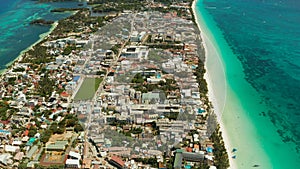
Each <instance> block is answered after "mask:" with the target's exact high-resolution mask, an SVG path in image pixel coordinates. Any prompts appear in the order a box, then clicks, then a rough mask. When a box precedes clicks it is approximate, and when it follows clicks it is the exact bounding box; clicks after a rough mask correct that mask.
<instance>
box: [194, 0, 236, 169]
mask: <svg viewBox="0 0 300 169" xmlns="http://www.w3.org/2000/svg"><path fill="white" fill-rule="evenodd" d="M197 1H198V0H193V3H192V10H193V15H194V17H195V22H196V24H197V27H198V29H199V30H200V36H201V39H202V44H203V47H204V51H205V62H204V67H205V69H206V72H205V74H204V79H205V80H206V82H207V88H208V98H209V100H210V101H211V102H212V104H213V106H214V110H215V114H216V115H217V121H218V123H219V125H220V131H221V132H222V138H223V141H224V145H225V148H226V151H227V154H228V159H229V165H230V167H229V168H230V169H237V165H236V163H235V161H234V160H233V158H231V154H230V152H231V151H230V150H231V147H232V146H231V145H230V141H229V137H228V134H227V132H226V129H225V126H224V124H223V123H222V121H221V114H220V112H223V111H224V108H225V105H223V108H222V109H220V107H219V106H218V103H217V98H216V97H215V95H214V91H213V87H212V82H211V79H210V77H209V74H210V73H209V72H208V69H207V64H208V61H207V60H208V59H207V57H208V46H207V43H208V42H207V41H208V40H209V39H208V37H207V35H206V34H205V32H204V31H203V28H201V24H200V23H199V22H198V19H199V17H198V15H197V13H196V3H197ZM222 68H223V70H224V67H222ZM224 74H225V73H224ZM225 84H226V83H225ZM225 91H226V90H225ZM225 96H226V94H225ZM220 110H221V111H220Z"/></svg>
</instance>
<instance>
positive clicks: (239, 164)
mask: <svg viewBox="0 0 300 169" xmlns="http://www.w3.org/2000/svg"><path fill="white" fill-rule="evenodd" d="M198 3H199V0H195V1H194V2H193V6H192V8H193V12H194V14H195V18H196V22H197V25H198V27H199V29H200V31H201V38H202V40H203V45H204V47H205V58H206V60H205V68H206V72H207V73H206V74H205V79H206V80H207V83H208V90H209V99H210V101H212V103H213V106H214V110H215V113H216V114H217V116H218V122H219V124H220V130H221V132H222V136H223V140H224V142H225V147H226V149H227V153H228V157H229V161H230V169H237V168H252V167H253V166H254V165H259V166H261V167H263V168H266V169H269V168H273V167H272V163H271V162H270V159H269V157H268V155H267V154H266V152H265V145H264V143H263V140H264V139H266V138H272V137H273V136H272V137H269V136H268V135H264V136H262V135H260V134H259V132H258V128H257V127H256V126H255V123H254V121H252V120H251V118H250V117H249V114H250V113H256V112H260V111H261V110H262V108H261V107H259V106H257V103H256V102H254V101H253V100H249V99H248V98H254V97H257V96H255V95H253V93H255V91H254V89H253V88H251V86H250V84H249V83H247V82H246V80H245V79H244V74H243V68H242V65H241V63H240V62H239V61H238V59H236V58H235V55H234V54H233V52H232V50H231V48H230V47H229V46H228V44H227V42H226V41H225V39H224V38H223V36H222V32H221V31H220V30H218V28H217V27H216V26H215V25H214V24H215V23H213V21H211V20H210V18H209V17H210V16H209V14H208V13H207V11H201V12H202V13H201V14H200V13H199V11H197V10H199V8H198V7H197V6H196V4H198ZM204 8H205V7H200V9H202V10H204ZM214 26H215V27H214ZM212 29H213V30H212ZM246 89H247V90H246ZM238 94H239V95H238ZM245 98H247V99H248V100H247V99H245ZM243 99H244V101H241V100H243ZM256 100H259V99H256ZM255 120H256V121H258V120H264V119H261V118H259V119H255ZM260 124H264V125H265V127H271V124H270V123H267V122H266V120H264V121H263V122H260ZM233 148H237V149H238V151H237V152H236V153H232V149H233ZM233 155H236V159H233V158H232V156H233Z"/></svg>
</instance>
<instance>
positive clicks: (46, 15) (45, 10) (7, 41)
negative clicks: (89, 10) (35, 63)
mask: <svg viewBox="0 0 300 169" xmlns="http://www.w3.org/2000/svg"><path fill="white" fill-rule="evenodd" d="M77 4H78V3H76V2H60V3H54V2H53V3H37V1H33V0H0V7H1V8H0V70H2V69H5V68H6V65H7V64H8V63H10V62H11V61H13V60H14V59H15V58H16V57H18V55H19V53H20V52H21V51H22V50H25V49H26V48H28V47H29V46H30V45H32V44H33V43H34V42H36V41H38V40H39V39H40V37H39V36H40V35H41V34H43V33H45V32H48V31H49V30H50V26H37V25H30V24H29V23H30V21H32V20H34V19H38V18H42V19H46V20H55V21H57V20H59V19H62V18H65V17H67V16H69V15H70V13H51V12H50V10H51V9H53V8H58V7H77Z"/></svg>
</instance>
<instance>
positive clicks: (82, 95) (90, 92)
mask: <svg viewBox="0 0 300 169" xmlns="http://www.w3.org/2000/svg"><path fill="white" fill-rule="evenodd" d="M101 82H102V78H85V79H84V81H83V83H82V85H81V86H80V89H79V90H78V92H77V93H76V96H75V98H74V100H75V101H78V100H89V99H92V98H93V97H94V95H95V92H96V91H97V89H98V87H99V85H100V83H101Z"/></svg>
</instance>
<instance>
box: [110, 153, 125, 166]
mask: <svg viewBox="0 0 300 169" xmlns="http://www.w3.org/2000/svg"><path fill="white" fill-rule="evenodd" d="M111 160H113V161H114V162H116V163H118V164H119V165H120V166H122V167H123V166H124V165H125V162H124V161H123V160H122V159H121V158H119V157H118V156H112V157H111Z"/></svg>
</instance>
